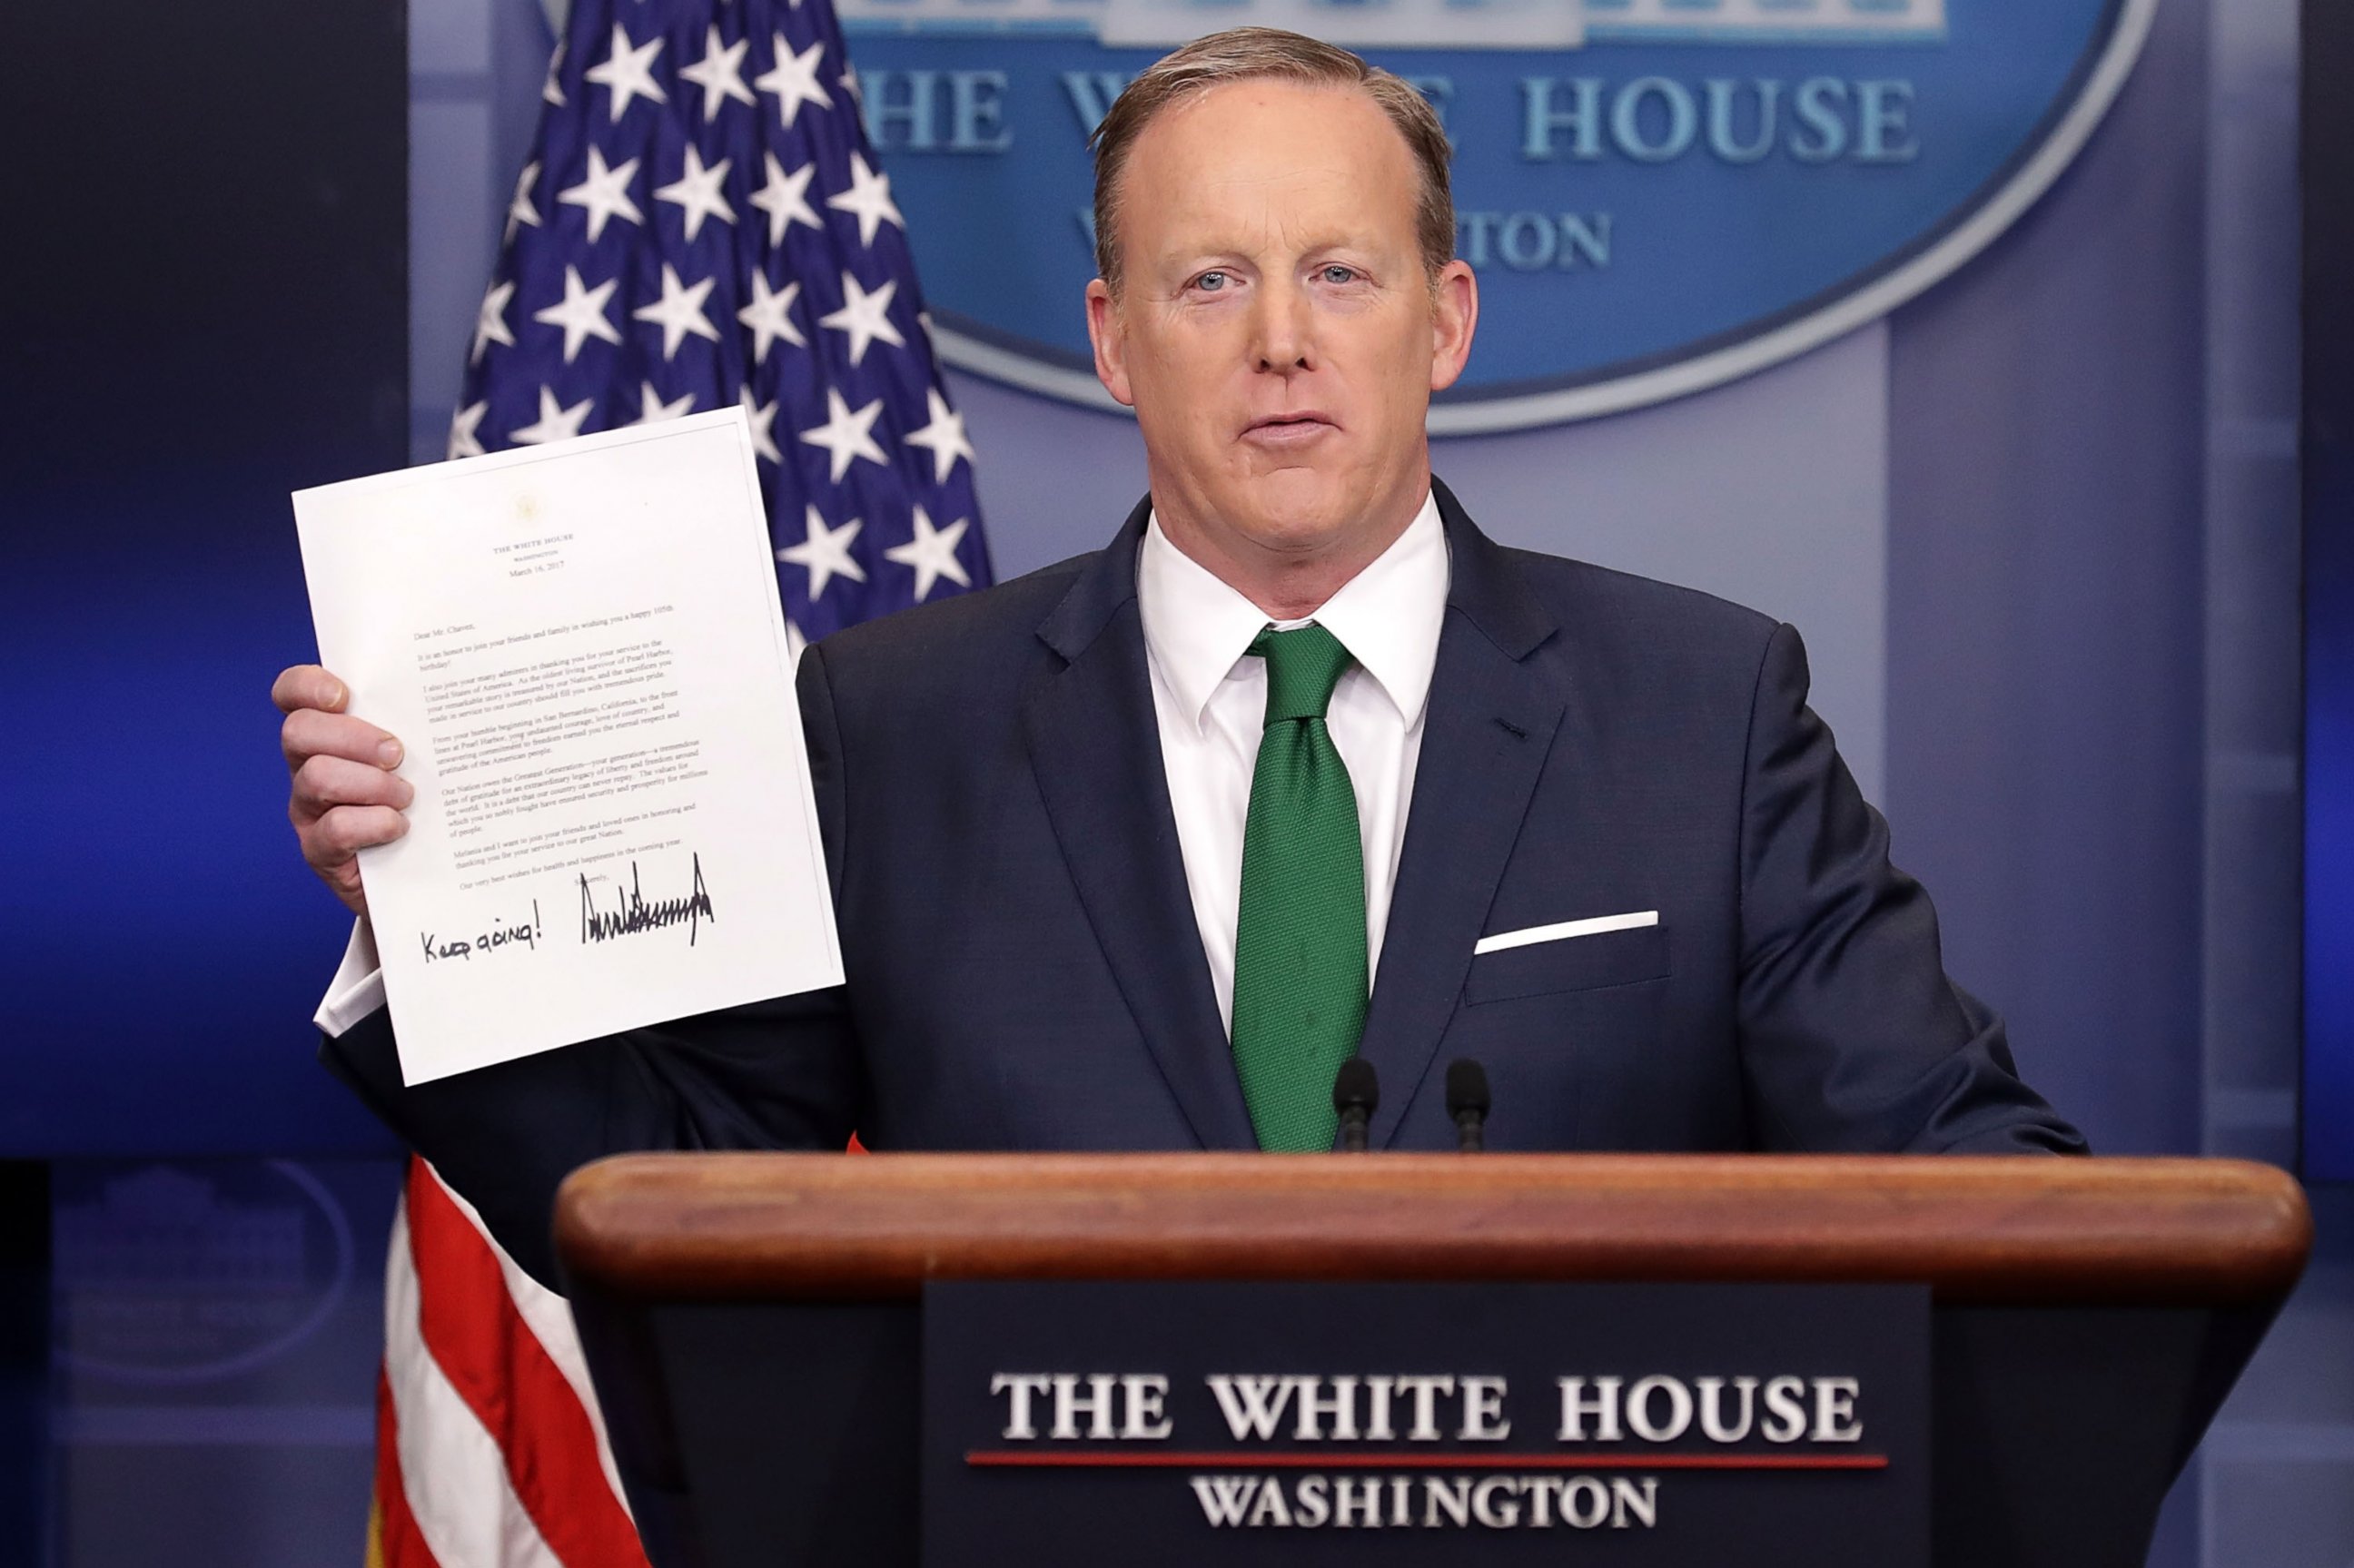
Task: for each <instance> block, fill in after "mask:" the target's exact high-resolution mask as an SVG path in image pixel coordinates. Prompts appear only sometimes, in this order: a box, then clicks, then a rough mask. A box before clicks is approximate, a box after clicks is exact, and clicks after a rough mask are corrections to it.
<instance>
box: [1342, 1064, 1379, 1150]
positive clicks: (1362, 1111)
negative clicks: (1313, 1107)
mask: <svg viewBox="0 0 2354 1568" xmlns="http://www.w3.org/2000/svg"><path fill="white" fill-rule="evenodd" d="M1381 1103H1382V1086H1381V1081H1380V1080H1379V1079H1378V1078H1376V1077H1375V1076H1374V1075H1373V1064H1372V1063H1371V1062H1368V1061H1366V1060H1365V1059H1364V1058H1363V1056H1352V1057H1350V1058H1349V1059H1348V1060H1347V1061H1345V1062H1343V1063H1341V1070H1340V1071H1339V1072H1337V1073H1335V1074H1333V1075H1332V1108H1333V1109H1334V1110H1336V1111H1339V1112H1340V1113H1341V1152H1342V1153H1344V1154H1363V1152H1364V1151H1365V1124H1366V1123H1368V1122H1370V1121H1372V1120H1373V1107H1376V1106H1378V1105H1380V1104H1381Z"/></svg>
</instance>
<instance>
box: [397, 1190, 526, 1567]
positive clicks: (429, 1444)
mask: <svg viewBox="0 0 2354 1568" xmlns="http://www.w3.org/2000/svg"><path fill="white" fill-rule="evenodd" d="M384 1364H385V1376H386V1378H387V1381H388V1383H390V1385H391V1389H392V1408H393V1423H394V1430H395V1432H396V1434H397V1441H398V1445H399V1453H400V1483H401V1490H402V1491H403V1492H404V1493H405V1494H407V1496H408V1511H409V1513H410V1514H411V1515H412V1516H413V1517H414V1518H415V1519H416V1520H417V1532H418V1533H419V1535H421V1536H423V1537H424V1538H425V1544H426V1546H427V1548H428V1549H429V1550H430V1551H431V1552H432V1553H433V1556H434V1560H435V1561H436V1562H437V1563H440V1565H441V1568H564V1565H563V1564H562V1563H559V1562H558V1561H557V1556H556V1553H555V1552H551V1551H549V1550H548V1547H547V1542H546V1541H544V1540H542V1539H541V1537H540V1533H539V1527H538V1526H537V1525H535V1524H534V1523H532V1520H531V1515H530V1514H528V1513H526V1512H525V1511H524V1506H523V1502H522V1500H521V1499H518V1498H517V1497H516V1496H515V1493H514V1485H513V1484H512V1483H511V1482H510V1481H509V1480H508V1479H507V1467H506V1461H505V1459H504V1457H502V1456H501V1455H500V1453H499V1446H498V1444H497V1443H496V1442H495V1441H494V1440H493V1438H492V1436H491V1434H490V1431H489V1429H488V1428H486V1427H484V1426H483V1425H482V1422H481V1421H479V1420H477V1419H476V1418H475V1415H474V1413H473V1412H472V1410H470V1409H468V1408H467V1405H466V1402H465V1401H464V1400H463V1399H461V1398H460V1397H459V1394H458V1391H457V1390H456V1389H455V1388H453V1387H452V1386H451V1383H450V1380H449V1379H448V1378H447V1377H445V1376H443V1375H442V1372H441V1368H440V1364H439V1363H437V1362H436V1361H434V1360H433V1357H432V1355H431V1353H430V1352H429V1351H427V1350H426V1348H425V1336H424V1331H423V1329H422V1327H421V1324H420V1320H419V1315H418V1299H417V1260H416V1258H415V1256H414V1255H412V1254H411V1252H410V1251H409V1245H408V1201H407V1200H406V1199H405V1198H404V1199H403V1200H402V1202H401V1206H400V1207H399V1208H398V1210H397V1211H396V1212H395V1213H394V1214H393V1219H392V1250H391V1254H390V1255H389V1256H388V1257H387V1259H386V1262H385V1278H384Z"/></svg>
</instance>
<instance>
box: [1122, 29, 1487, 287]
mask: <svg viewBox="0 0 2354 1568" xmlns="http://www.w3.org/2000/svg"><path fill="white" fill-rule="evenodd" d="M1258 80H1274V81H1289V82H1297V83H1299V85H1301V86H1303V87H1336V88H1354V89H1356V90H1359V91H1361V92H1363V93H1364V94H1365V96H1366V97H1368V98H1370V99H1372V100H1373V102H1374V103H1375V104H1376V105H1378V106H1379V107H1380V108H1381V110H1382V111H1383V112H1384V114H1386V115H1388V116H1389V119H1390V123H1391V124H1393V125H1394V126H1396V127H1397V129H1398V134H1400V135H1402V136H1404V137H1405V144H1406V147H1407V149H1408V150H1409V151H1411V152H1412V153H1413V154H1414V159H1415V163H1416V164H1417V165H1418V166H1419V167H1420V169H1421V171H1422V189H1421V191H1420V193H1419V195H1418V196H1417V198H1416V203H1415V229H1416V238H1417V239H1418V240H1419V241H1420V242H1421V247H1422V262H1423V270H1424V271H1425V273H1426V274H1427V275H1428V277H1429V278H1430V280H1431V281H1432V284H1433V286H1436V284H1437V278H1438V270H1439V269H1440V268H1442V267H1444V266H1446V265H1447V262H1449V261H1451V260H1454V259H1455V197H1454V195H1453V193H1452V192H1451V191H1450V190H1449V189H1448V185H1447V160H1448V158H1449V157H1450V156H1451V155H1452V153H1453V149H1451V148H1450V147H1448V145H1447V130H1446V127H1444V126H1443V125H1441V124H1440V123H1439V122H1438V113H1437V111H1436V110H1434V109H1432V108H1431V106H1430V104H1429V102H1428V101H1426V100H1425V99H1424V97H1423V96H1422V94H1420V93H1419V92H1416V90H1414V89H1413V88H1412V87H1411V86H1409V85H1408V84H1407V83H1406V81H1405V79H1403V78H1401V77H1396V76H1393V75H1391V74H1390V73H1389V72H1388V71H1385V70H1384V69H1381V68H1380V67H1378V66H1371V65H1367V64H1366V63H1365V62H1364V61H1363V59H1361V58H1358V57H1357V56H1355V55H1352V54H1351V53H1350V52H1349V51H1348V50H1346V49H1343V48H1337V47H1335V46H1333V45H1331V44H1328V43H1324V42H1321V41H1320V40H1319V39H1316V38H1311V37H1306V36H1305V35H1303V34H1299V33H1289V32H1286V31H1284V30H1283V29H1282V28H1280V27H1233V28H1229V29H1228V30H1226V31H1225V32H1223V33H1212V34H1211V35H1209V36H1208V37H1203V38H1196V39H1194V40H1193V42H1192V43H1190V44H1187V45H1186V46H1185V47H1184V48H1181V49H1179V50H1177V51H1176V52H1175V53H1174V54H1171V55H1167V56H1164V57H1162V58H1161V59H1159V60H1157V61H1155V62H1154V63H1153V64H1152V65H1151V66H1150V68H1149V69H1147V70H1146V71H1145V73H1144V74H1143V75H1142V76H1140V77H1138V78H1137V79H1135V80H1134V81H1132V82H1129V84H1128V90H1126V91H1124V92H1122V93H1121V94H1120V95H1119V98H1118V99H1117V100H1115V101H1113V103H1112V106H1111V111H1110V112H1108V113H1107V114H1106V115H1105V116H1104V117H1103V122H1102V123H1101V124H1099V125H1097V127H1096V129H1095V133H1094V134H1093V135H1092V136H1090V137H1089V138H1088V139H1087V142H1088V145H1089V146H1090V147H1091V148H1093V149H1094V152H1095V160H1096V270H1097V272H1099V273H1101V274H1102V275H1103V281H1104V282H1105V283H1106V284H1107V285H1108V286H1109V288H1110V289H1111V291H1112V292H1113V293H1115V294H1117V293H1119V284H1120V276H1119V272H1120V268H1119V213H1120V196H1119V177H1120V173H1121V171H1122V170H1123V169H1125V168H1126V167H1127V165H1128V156H1129V153H1130V152H1131V151H1133V150H1134V148H1135V146H1136V139H1137V137H1138V136H1139V135H1140V134H1141V133H1142V132H1143V131H1144V128H1145V126H1147V125H1149V124H1150V123H1151V122H1152V119H1153V117H1154V116H1155V115H1157V114H1159V113H1160V112H1161V111H1162V110H1164V109H1166V108H1168V107H1169V106H1170V105H1171V104H1172V103H1177V102H1180V101H1183V100H1185V99H1189V98H1193V97H1195V96H1198V95H1199V94H1201V93H1204V92H1207V91H1208V90H1210V89H1212V88H1214V87H1222V86H1224V85H1225V84H1226V83H1228V82H1234V81H1258Z"/></svg>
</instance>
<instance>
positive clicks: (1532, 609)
mask: <svg viewBox="0 0 2354 1568" xmlns="http://www.w3.org/2000/svg"><path fill="white" fill-rule="evenodd" d="M1433 489H1434V490H1435V491H1436V492H1437V497H1438V503H1439V515H1440V517H1441V519H1442V520H1443V521H1444V522H1445V524H1446V525H1447V546H1448V549H1449V552H1450V557H1451V564H1450V576H1449V581H1448V587H1447V620H1446V625H1445V628H1444V630H1442V631H1441V632H1440V634H1439V641H1438V662H1437V667H1436V668H1435V669H1434V670H1433V672H1432V673H1431V683H1430V698H1429V707H1428V717H1427V718H1426V721H1425V723H1424V726H1423V736H1422V753H1421V760H1420V761H1419V763H1418V764H1417V765H1416V769H1415V787H1414V801H1413V805H1412V808H1411V809H1410V810H1408V812H1407V813H1406V831H1405V845H1404V846H1403V850H1402V853H1401V854H1400V856H1399V861H1398V875H1397V884H1396V886H1395V888H1394V891H1393V892H1392V894H1391V896H1390V914H1389V925H1388V927H1387V934H1386V935H1385V936H1384V938H1383V941H1382V958H1381V967H1380V969H1379V970H1378V972H1377V974H1376V976H1375V979H1374V983H1373V1005H1372V1009H1371V1011H1370V1012H1368V1014H1367V1015H1366V1019H1365V1033H1364V1040H1363V1044H1362V1045H1361V1046H1360V1047H1359V1054H1362V1055H1363V1056H1364V1057H1365V1058H1366V1059H1367V1060H1368V1061H1370V1062H1372V1063H1373V1067H1374V1070H1375V1071H1376V1072H1377V1073H1378V1074H1379V1075H1380V1079H1381V1086H1382V1098H1381V1108H1380V1110H1379V1112H1378V1113H1377V1115H1376V1116H1375V1118H1374V1121H1373V1128H1372V1129H1371V1135H1372V1136H1371V1141H1372V1142H1373V1146H1374V1147H1375V1148H1381V1147H1384V1146H1386V1145H1387V1144H1388V1143H1390V1142H1391V1141H1392V1140H1393V1139H1394V1138H1395V1137H1396V1136H1397V1131H1398V1128H1399V1126H1400V1124H1401V1123H1402V1121H1403V1119H1404V1117H1405V1107H1406V1106H1407V1104H1408V1102H1409V1101H1411V1100H1412V1099H1413V1098H1414V1097H1415V1092H1416V1088H1417V1087H1418V1086H1420V1084H1421V1082H1422V1080H1423V1078H1424V1076H1425V1075H1426V1074H1427V1073H1428V1072H1429V1070H1430V1064H1431V1059H1432V1058H1433V1057H1434V1056H1435V1055H1436V1054H1437V1051H1438V1042H1439V1037H1440V1036H1441V1035H1442V1034H1444V1033H1446V1030H1447V1020H1448V1018H1449V1017H1451V1016H1452V1014H1453V1012H1454V1011H1455V1002H1456V998H1457V997H1458V995H1459V994H1460V993H1461V991H1462V989H1463V980H1464V976H1465V974H1466V973H1467V971H1468V970H1469V968H1470V964H1471V948H1472V946H1473V944H1474V943H1476V942H1477V941H1478V940H1479V936H1480V927H1481V926H1482V925H1483V924H1484V923H1485V921H1486V919H1487V915H1488V908H1489V906H1490V903H1492V902H1493V900H1494V898H1495V895H1496V889H1497V887H1498V885H1500V883H1501V882H1502V880H1503V874H1504V868H1505V865H1506V863H1508V862H1509V861H1510V860H1511V853H1512V845H1513V842H1514V841H1515V840H1516V839H1517V838H1518V837H1519V835H1520V829H1521V823H1522V819H1523V818H1525V817H1526V815H1527V814H1528V808H1529V801H1530V800H1531V799H1532V796H1533V795H1534V794H1535V791H1536V786H1537V779H1538V777H1539V776H1540V775H1541V774H1542V773H1543V769H1544V764H1545V758H1546V756H1547V754H1548V752H1549V751H1550V750H1551V748H1552V746H1553V736H1554V734H1555V732H1556V731H1557V730H1558V729H1559V728H1560V726H1561V721H1562V714H1563V711H1564V706H1565V702H1566V694H1565V692H1564V689H1563V688H1562V686H1561V684H1560V683H1559V682H1558V680H1557V679H1556V678H1555V677H1554V676H1553V674H1551V673H1549V671H1548V670H1547V669H1546V667H1545V665H1544V663H1543V662H1540V661H1537V660H1534V659H1532V658H1531V655H1532V653H1534V652H1535V651H1536V650H1537V649H1538V648H1539V647H1541V646H1542V645H1543V644H1544V643H1545V642H1546V641H1548V640H1549V639H1550V638H1551V637H1552V636H1553V633H1554V632H1555V631H1556V630H1558V628H1557V626H1556V623H1555V621H1554V620H1553V617H1552V616H1551V614H1550V613H1548V612H1547V611H1546V610H1545V609H1544V608H1543V606H1542V605H1540V604H1539V603H1538V602H1537V601H1536V599H1535V598H1534V597H1533V596H1532V595H1531V594H1530V593H1529V591H1528V589H1527V588H1525V587H1524V586H1523V585H1522V582H1521V581H1520V579H1519V576H1518V574H1517V573H1516V572H1515V571H1514V570H1513V568H1512V566H1511V560H1510V558H1509V557H1508V556H1506V554H1505V553H1504V552H1503V551H1502V550H1500V549H1499V548H1498V547H1497V546H1495V545H1494V544H1492V543H1491V542H1490V540H1489V539H1488V538H1487V536H1486V535H1483V534H1481V533H1480V532H1479V529H1478V528H1476V527H1474V526H1473V525H1472V523H1471V520H1470V518H1469V517H1468V516H1467V515H1465V514H1464V512H1463V509H1462V507H1461V506H1460V505H1458V503H1456V500H1455V497H1454V496H1453V495H1452V494H1450V493H1448V492H1447V488H1446V487H1445V486H1444V485H1440V484H1437V482H1433Z"/></svg>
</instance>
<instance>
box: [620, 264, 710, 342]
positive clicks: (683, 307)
mask: <svg viewBox="0 0 2354 1568" xmlns="http://www.w3.org/2000/svg"><path fill="white" fill-rule="evenodd" d="M716 281H717V280H716V278H705V280H703V281H701V282H700V283H697V284H695V287H693V288H691V289H690V288H687V287H686V286H685V285H684V284H682V283H681V282H680V281H678V272H677V270H675V269H674V268H673V267H672V266H671V264H670V263H669V262H667V261H665V262H663V275H662V298H661V299H659V300H656V301H655V302H653V303H652V304H651V305H640V306H639V307H638V308H637V309H636V310H634V311H631V313H630V319H631V321H640V322H652V323H654V324H655V325H656V326H658V327H660V328H662V329H663V360H664V361H665V362H667V361H669V360H671V359H673V358H675V357H676V356H677V355H678V345H679V344H682V343H684V342H685V341H686V334H689V333H693V334H695V336H697V337H707V338H709V339H710V340H711V341H712V342H714V343H717V342H718V341H719V329H718V328H717V327H715V326H713V325H712V324H711V318H710V317H709V316H706V315H705V314H704V313H703V301H704V297H705V295H707V294H709V293H710V292H711V285H712V284H713V283H715V282H716Z"/></svg>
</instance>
